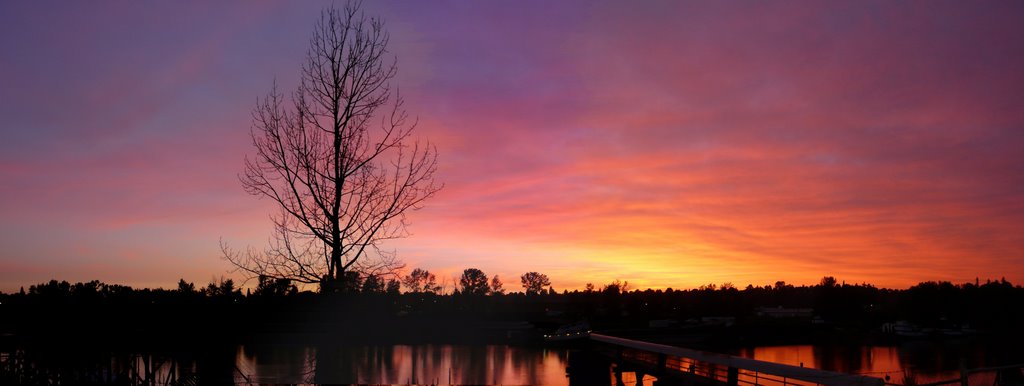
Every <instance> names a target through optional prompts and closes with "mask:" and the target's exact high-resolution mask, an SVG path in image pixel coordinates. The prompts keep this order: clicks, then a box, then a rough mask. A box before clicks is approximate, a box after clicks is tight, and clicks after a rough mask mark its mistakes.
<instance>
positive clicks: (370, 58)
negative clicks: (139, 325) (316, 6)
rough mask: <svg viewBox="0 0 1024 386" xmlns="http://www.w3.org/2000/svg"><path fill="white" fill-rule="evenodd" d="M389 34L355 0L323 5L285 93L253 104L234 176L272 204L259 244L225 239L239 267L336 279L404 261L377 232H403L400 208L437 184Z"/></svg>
mask: <svg viewBox="0 0 1024 386" xmlns="http://www.w3.org/2000/svg"><path fill="white" fill-rule="evenodd" d="M389 39H390V36H389V35H388V33H387V31H386V30H385V29H384V23H383V21H382V20H381V19H379V18H367V17H366V16H365V15H364V14H363V13H362V12H361V11H359V9H358V4H357V5H352V4H349V5H347V6H346V7H345V8H344V9H342V10H337V9H334V8H330V9H327V10H325V11H323V12H322V13H321V17H320V20H319V21H318V22H317V23H316V24H315V26H314V28H313V36H312V38H311V39H310V42H309V50H308V51H307V54H306V61H305V63H304V64H303V65H302V68H301V71H300V74H301V81H300V83H299V86H298V87H297V89H296V90H295V91H294V92H293V93H292V94H291V98H290V99H289V100H287V101H286V100H285V98H284V96H283V95H282V94H280V93H279V92H278V91H277V85H276V82H275V84H274V86H273V87H272V89H271V91H270V93H269V94H267V96H266V97H265V98H262V99H260V100H257V103H256V107H255V108H254V109H253V113H252V127H251V128H250V137H251V139H252V144H253V147H254V148H255V149H256V152H255V155H254V156H253V157H251V158H250V157H247V158H246V160H245V168H244V170H243V172H242V174H241V175H240V176H239V179H240V180H241V182H242V186H243V187H244V188H245V190H246V192H248V193H249V194H252V195H254V196H258V197H265V198H269V199H271V200H272V201H273V202H274V203H276V204H277V206H278V207H279V208H280V213H278V214H276V215H272V216H271V222H272V223H273V225H274V231H273V233H272V235H271V237H270V242H269V243H268V247H267V248H266V249H265V250H263V251H256V250H254V249H252V248H249V249H247V250H245V251H235V250H232V249H230V248H229V247H228V246H227V245H226V244H225V243H223V242H222V243H221V250H222V255H223V256H224V258H225V259H226V260H228V261H229V262H231V263H232V264H233V265H234V266H235V268H236V271H238V272H242V273H244V274H246V275H247V276H258V275H263V276H267V277H270V278H275V279H291V280H294V281H297V282H301V283H310V284H311V283H320V284H321V286H322V287H321V288H322V289H323V286H324V285H325V284H330V283H334V282H340V280H342V278H343V276H344V274H345V272H346V271H356V272H358V273H360V274H362V275H363V276H368V275H374V276H388V275H390V276H394V275H396V272H397V271H398V270H399V269H401V268H402V267H403V265H402V264H401V262H400V261H399V260H398V258H397V255H396V254H395V253H394V251H383V250H381V249H380V247H381V242H383V241H385V240H389V239H394V238H399V237H404V236H406V235H407V234H408V232H407V231H406V228H405V227H406V217H405V215H406V212H407V211H409V210H417V209H419V208H421V207H422V204H423V202H424V201H425V200H426V199H428V198H430V197H432V196H433V195H434V194H435V193H437V191H438V190H439V189H440V188H441V185H440V184H437V183H435V181H434V175H435V173H436V172H437V149H436V148H435V147H433V146H432V145H430V144H429V143H426V142H423V143H420V142H419V141H417V140H415V138H414V137H413V136H412V133H413V129H414V128H415V127H416V122H415V120H413V121H412V122H411V123H410V121H409V117H408V113H407V112H406V111H405V109H404V108H403V103H404V101H403V99H402V98H401V96H400V94H399V93H398V92H397V91H394V92H393V91H392V89H391V81H392V80H393V79H394V77H395V76H396V75H397V73H398V65H397V60H396V59H395V58H393V57H390V56H389V54H388V50H387V45H388V42H389Z"/></svg>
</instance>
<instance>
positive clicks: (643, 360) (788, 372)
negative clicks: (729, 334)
mask: <svg viewBox="0 0 1024 386" xmlns="http://www.w3.org/2000/svg"><path fill="white" fill-rule="evenodd" d="M590 340H591V341H594V342H600V343H602V344H605V345H608V346H609V347H610V348H612V349H614V350H615V354H614V355H615V356H616V357H617V358H616V359H619V360H624V361H628V362H631V363H633V364H638V365H642V366H644V367H646V368H647V370H648V371H651V373H652V374H658V375H663V376H675V377H679V378H690V379H693V377H698V378H699V379H700V380H702V381H704V382H703V383H706V384H721V385H729V386H739V385H799V386H811V385H828V386H884V385H885V381H884V380H882V379H881V378H874V377H869V376H864V375H856V374H844V373H837V372H833V371H824V370H818V369H812V368H806V367H799V366H790V365H784V364H780V363H773V362H765V361H759V360H755V359H749V358H740V357H735V356H732V355H725V354H718V353H711V352H704V351H698V350H691V349H686V348H682V347H674V346H667V345H663V344H657V343H650V342H642V341H636V340H631V339H624V338H619V337H614V336H608V335H601V334H590Z"/></svg>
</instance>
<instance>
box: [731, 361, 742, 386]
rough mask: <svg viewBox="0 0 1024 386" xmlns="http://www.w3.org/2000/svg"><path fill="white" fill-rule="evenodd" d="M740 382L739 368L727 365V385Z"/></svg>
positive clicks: (734, 384) (734, 385) (735, 384)
mask: <svg viewBox="0 0 1024 386" xmlns="http://www.w3.org/2000/svg"><path fill="white" fill-rule="evenodd" d="M739 383H740V369H738V368H735V367H732V366H729V373H728V384H729V386H737V385H739Z"/></svg>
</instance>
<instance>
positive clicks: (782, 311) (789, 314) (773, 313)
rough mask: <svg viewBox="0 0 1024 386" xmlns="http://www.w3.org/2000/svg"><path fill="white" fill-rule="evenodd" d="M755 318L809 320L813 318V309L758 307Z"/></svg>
mask: <svg viewBox="0 0 1024 386" xmlns="http://www.w3.org/2000/svg"><path fill="white" fill-rule="evenodd" d="M757 316H763V317H767V318H777V319H782V318H810V317H813V316H814V309H813V308H784V307H782V306H779V307H758V308H757Z"/></svg>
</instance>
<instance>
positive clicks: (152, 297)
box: [0, 270, 1024, 346]
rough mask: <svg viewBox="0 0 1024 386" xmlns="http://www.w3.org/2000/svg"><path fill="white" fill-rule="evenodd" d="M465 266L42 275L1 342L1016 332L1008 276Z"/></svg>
mask: <svg viewBox="0 0 1024 386" xmlns="http://www.w3.org/2000/svg"><path fill="white" fill-rule="evenodd" d="M466 271H467V272H471V273H472V275H473V276H472V279H473V280H471V281H470V282H468V283H463V284H464V285H471V286H473V288H469V289H468V290H467V289H462V290H460V288H456V289H454V290H451V291H447V292H444V291H443V290H442V289H441V288H440V286H438V285H437V284H428V285H419V286H418V287H416V288H417V289H418V290H417V291H404V292H403V291H401V288H403V287H400V286H399V285H398V280H389V281H384V280H381V279H380V278H372V277H371V278H364V279H362V280H356V281H354V282H351V283H350V284H349V285H347V286H346V287H347V288H348V291H346V292H340V293H338V292H332V293H316V292H310V291H299V290H298V288H297V287H295V286H294V285H291V284H290V283H289V282H288V281H285V280H272V279H266V278H264V279H261V280H260V282H259V283H257V284H258V285H257V287H256V288H254V289H253V288H250V289H245V290H243V289H241V288H239V287H238V286H236V285H235V283H234V282H233V281H232V280H230V279H226V280H225V279H221V280H215V281H212V282H211V283H209V284H208V285H206V286H205V287H197V286H196V285H195V284H193V283H189V282H186V281H185V280H181V281H179V283H178V288H176V289H163V288H156V289H150V288H140V289H136V288H132V287H129V286H124V285H117V284H105V283H102V282H99V281H90V282H85V283H75V284H71V283H69V282H67V281H57V280H51V281H50V282H47V283H40V284H37V285H32V286H30V287H29V288H28V290H27V291H26V290H24V289H22V290H21V291H19V292H17V293H7V294H3V293H0V316H2V318H0V332H2V333H4V339H5V340H12V339H13V340H31V341H33V342H41V341H50V342H55V343H56V342H62V343H66V342H68V341H88V342H98V343H109V344H115V345H116V344H119V343H126V342H130V343H132V344H149V345H175V344H188V345H194V344H196V343H202V344H216V343H223V344H237V343H240V342H269V343H275V342H304V341H321V340H324V339H329V340H332V341H338V342H351V343H381V344H384V343H430V342H438V343H482V342H488V343H492V342H493V343H501V342H508V341H510V340H515V342H514V343H530V342H531V341H533V339H534V338H536V337H539V336H540V334H541V333H543V332H545V331H549V330H553V329H555V328H557V327H558V326H559V325H564V324H567V323H576V322H580V321H585V322H587V323H589V324H590V325H591V326H592V327H593V328H594V329H595V330H604V331H613V332H616V333H618V334H620V335H630V334H634V335H635V334H640V335H644V336H645V338H647V339H652V340H658V339H662V340H671V339H677V340H682V343H687V344H689V345H698V346H701V345H703V346H707V345H711V346H720V345H734V344H741V343H743V344H749V343H759V344H761V343H786V344H794V343H809V342H814V341H818V340H823V339H824V340H843V339H849V340H853V341H865V340H878V339H890V338H891V337H890V335H891V334H890V335H887V334H885V328H886V326H887V325H891V324H892V323H893V322H896V321H901V322H907V323H912V324H914V325H915V326H919V327H921V328H923V329H927V330H929V331H935V332H938V331H949V330H951V329H955V330H957V331H969V332H971V333H976V334H993V335H995V334H999V335H1002V336H1006V335H1007V334H1011V335H1013V336H1018V335H1020V333H1019V331H1018V330H1019V328H1018V327H1019V326H1020V325H1022V324H1024V288H1022V287H1021V286H1019V285H1018V286H1015V285H1013V284H1012V283H1010V282H1008V281H1006V280H1005V279H1002V280H996V281H992V280H986V281H976V282H975V283H963V284H953V283H950V282H923V283H920V284H917V285H914V286H912V287H910V288H907V289H886V288H878V287H876V286H873V285H870V284H866V283H861V284H847V283H842V282H840V281H838V280H836V279H835V278H832V277H824V278H823V279H822V280H821V282H820V283H818V284H816V285H813V286H793V285H789V284H786V283H785V282H782V281H779V282H776V283H774V284H772V285H765V286H753V285H750V286H747V287H745V288H742V289H741V288H736V287H735V286H733V285H731V284H729V283H726V284H723V285H714V284H709V285H704V286H700V287H698V288H694V289H688V290H674V289H671V288H669V289H664V290H661V289H658V290H654V289H645V290H639V289H630V288H629V285H628V283H624V282H620V281H615V282H612V283H608V284H606V285H603V286H601V287H597V286H593V285H588V286H587V289H585V290H573V291H567V290H563V291H561V292H557V291H555V290H554V289H553V288H551V287H550V286H549V287H548V288H547V290H541V291H535V290H534V289H535V288H533V287H531V286H534V285H535V283H532V282H531V283H526V281H525V279H524V283H523V285H524V288H527V289H528V291H524V292H508V293H504V291H502V292H496V291H490V290H489V288H484V287H490V284H489V283H488V281H487V279H486V275H484V274H483V273H482V272H480V271H479V270H475V271H471V270H466ZM423 272H425V271H423ZM533 273H534V274H535V272H533ZM421 274H422V272H421ZM428 274H429V273H428ZM525 276H526V275H524V277H525ZM406 279H408V278H406ZM545 279H546V277H545ZM410 280H411V279H410ZM424 280H426V279H424ZM499 283H500V282H499ZM409 284H411V285H416V283H413V282H412V281H409ZM780 312H781V313H780ZM782 314H785V315H784V317H778V316H779V315H782ZM524 326H528V328H525V327H524ZM666 331H671V333H664V332H666ZM659 333H661V335H664V336H661V337H659V336H658V335H659ZM690 335H692V336H701V337H703V339H701V340H692V339H689V338H692V336H690ZM671 343H677V344H678V343H680V342H679V341H675V342H671Z"/></svg>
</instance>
